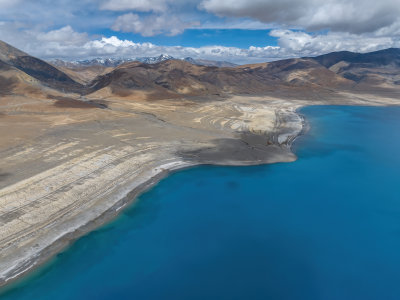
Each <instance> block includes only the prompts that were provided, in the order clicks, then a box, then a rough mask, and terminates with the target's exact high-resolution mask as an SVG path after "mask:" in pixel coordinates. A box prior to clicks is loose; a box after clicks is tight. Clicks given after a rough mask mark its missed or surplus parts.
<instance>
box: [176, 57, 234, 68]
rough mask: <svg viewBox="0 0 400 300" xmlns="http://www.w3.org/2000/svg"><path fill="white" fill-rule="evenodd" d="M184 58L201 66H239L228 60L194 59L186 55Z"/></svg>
mask: <svg viewBox="0 0 400 300" xmlns="http://www.w3.org/2000/svg"><path fill="white" fill-rule="evenodd" d="M183 60H184V61H187V62H189V63H191V64H194V65H199V66H210V67H220V68H226V67H236V66H237V65H236V64H234V63H230V62H227V61H217V60H206V59H194V58H191V57H186V58H184V59H183Z"/></svg>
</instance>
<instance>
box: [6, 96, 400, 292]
mask: <svg viewBox="0 0 400 300" xmlns="http://www.w3.org/2000/svg"><path fill="white" fill-rule="evenodd" d="M363 99H364V100H363ZM363 99H361V98H349V97H343V99H342V100H340V101H342V102H341V103H343V102H345V103H346V104H352V105H390V104H394V103H395V99H391V98H390V99H377V100H374V99H371V98H368V97H365V98H363ZM336 101H339V100H332V101H330V102H326V101H319V102H318V101H300V100H299V101H293V100H291V101H284V100H281V99H274V98H266V97H244V96H234V97H232V98H230V99H223V101H210V100H209V99H206V101H204V102H201V103H199V102H193V101H179V102H177V101H176V100H174V101H169V100H166V101H158V102H157V103H143V102H129V103H126V102H121V101H115V102H114V103H112V104H109V109H108V110H107V111H105V110H101V109H96V111H95V113H93V112H90V113H88V112H82V110H73V109H71V110H67V111H65V110H63V111H56V112H55V113H54V117H52V122H53V123H52V124H51V127H49V126H48V124H47V123H43V124H44V125H43V124H41V123H40V122H39V121H38V120H34V122H36V123H35V124H36V126H38V128H39V129H40V130H39V132H41V134H40V135H38V136H36V137H34V138H31V139H29V140H25V139H23V142H22V143H21V142H20V143H15V142H14V141H11V142H10V141H8V140H6V139H5V140H3V141H2V143H3V144H2V145H0V146H1V147H0V149H1V151H0V159H2V162H3V166H2V169H1V170H0V171H1V172H0V175H3V176H0V208H1V209H0V223H1V226H2V230H1V232H0V245H1V246H0V285H5V284H8V283H10V282H12V281H14V280H16V279H18V278H20V277H21V276H23V275H24V274H26V273H27V272H30V271H32V270H33V269H35V268H36V267H38V266H40V265H42V264H43V263H44V262H46V261H47V260H49V259H50V258H52V257H53V256H54V255H55V254H56V253H58V252H60V251H62V249H64V248H65V247H67V246H68V245H69V244H70V243H71V242H73V241H74V240H76V239H77V238H79V237H81V236H83V235H84V234H86V233H87V232H90V231H92V230H94V229H96V228H98V227H99V226H101V225H102V224H104V223H105V222H108V221H110V220H111V219H113V218H115V217H116V216H117V215H118V213H119V212H120V211H121V210H122V209H123V208H124V207H125V206H126V205H128V204H130V203H132V202H133V201H134V199H135V198H136V197H137V196H138V195H139V194H141V193H142V192H143V191H145V190H147V189H149V188H150V187H151V186H153V185H154V184H156V183H157V182H159V180H161V179H162V178H164V177H165V176H167V174H168V173H169V172H172V171H175V170H178V169H182V168H187V167H192V166H196V165H201V164H215V165H235V166H240V165H255V164H268V163H276V162H292V161H294V160H296V156H295V154H293V153H292V152H291V150H290V146H291V144H292V143H293V141H294V140H295V138H296V137H297V136H298V135H299V134H302V132H303V130H304V120H303V118H302V117H301V115H299V114H298V113H297V112H296V111H297V110H298V109H299V108H301V107H303V106H307V105H314V104H317V105H318V104H337V103H336ZM7 113H9V112H7ZM45 117H46V118H48V117H47V116H45ZM12 118H15V117H14V116H13V115H12V114H9V115H7V114H6V117H2V118H1V119H0V123H1V122H2V124H7V122H10V120H11V119H12ZM18 118H21V116H20V115H18ZM46 121H47V119H46ZM30 122H32V121H30ZM37 124H39V125H37ZM42 125H43V128H42V127H40V126H42ZM48 128H50V129H48ZM138 128H139V129H140V130H138ZM23 130H25V129H21V132H25V131H23ZM18 133H19V132H18V130H16V132H15V134H18Z"/></svg>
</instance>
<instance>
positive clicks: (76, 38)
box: [37, 25, 88, 45]
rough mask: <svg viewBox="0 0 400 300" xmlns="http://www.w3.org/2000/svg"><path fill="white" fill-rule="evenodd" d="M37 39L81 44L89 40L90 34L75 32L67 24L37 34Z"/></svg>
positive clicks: (66, 43)
mask: <svg viewBox="0 0 400 300" xmlns="http://www.w3.org/2000/svg"><path fill="white" fill-rule="evenodd" d="M37 39H38V40H39V41H42V42H50V43H62V44H65V45H81V44H82V43H84V42H86V41H87V40H88V35H87V33H79V32H75V31H74V30H73V29H72V27H71V26H69V25H67V26H65V27H62V28H60V29H57V30H52V31H49V32H46V33H42V32H41V33H39V34H38V35H37Z"/></svg>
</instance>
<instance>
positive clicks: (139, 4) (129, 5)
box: [100, 0, 167, 12]
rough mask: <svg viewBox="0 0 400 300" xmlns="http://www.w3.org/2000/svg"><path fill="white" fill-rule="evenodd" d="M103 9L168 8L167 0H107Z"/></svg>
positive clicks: (142, 9)
mask: <svg viewBox="0 0 400 300" xmlns="http://www.w3.org/2000/svg"><path fill="white" fill-rule="evenodd" d="M100 8H101V9H103V10H112V11H129V10H134V11H142V12H149V11H155V12H162V11H164V10H165V9H166V8H167V1H166V0H107V1H105V2H104V3H103V4H102V5H101V6H100Z"/></svg>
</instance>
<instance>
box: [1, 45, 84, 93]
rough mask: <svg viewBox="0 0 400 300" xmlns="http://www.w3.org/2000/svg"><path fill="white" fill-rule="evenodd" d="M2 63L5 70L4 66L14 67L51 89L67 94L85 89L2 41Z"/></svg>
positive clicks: (61, 73) (38, 60)
mask: <svg viewBox="0 0 400 300" xmlns="http://www.w3.org/2000/svg"><path fill="white" fill-rule="evenodd" d="M0 62H1V65H3V68H4V65H7V66H9V67H13V68H15V69H17V70H19V71H22V72H24V73H25V74H27V75H29V76H31V77H33V78H35V79H36V80H38V81H39V82H40V83H41V84H43V85H44V86H48V87H50V88H54V89H57V90H62V91H66V92H79V91H81V89H82V88H83V86H82V85H81V84H79V83H77V82H76V81H74V80H73V79H71V78H70V77H69V76H68V75H66V74H65V73H64V72H62V71H60V70H59V69H57V68H55V67H53V66H52V65H50V64H48V63H46V62H45V61H43V60H40V59H38V58H36V57H33V56H30V55H28V54H26V53H25V52H22V51H20V50H18V49H17V48H14V47H13V46H11V45H9V44H7V43H5V42H2V41H0Z"/></svg>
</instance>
